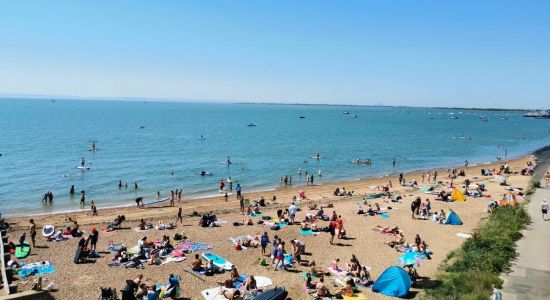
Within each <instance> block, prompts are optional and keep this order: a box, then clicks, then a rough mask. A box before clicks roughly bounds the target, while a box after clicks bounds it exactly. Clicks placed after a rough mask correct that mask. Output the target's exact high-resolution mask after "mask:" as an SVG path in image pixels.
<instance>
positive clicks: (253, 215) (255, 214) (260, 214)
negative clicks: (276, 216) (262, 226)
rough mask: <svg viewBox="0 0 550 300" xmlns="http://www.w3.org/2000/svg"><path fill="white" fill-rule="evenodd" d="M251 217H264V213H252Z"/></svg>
mask: <svg viewBox="0 0 550 300" xmlns="http://www.w3.org/2000/svg"><path fill="white" fill-rule="evenodd" d="M249 216H251V217H263V216H264V214H262V213H255V212H251V213H250V214H249Z"/></svg>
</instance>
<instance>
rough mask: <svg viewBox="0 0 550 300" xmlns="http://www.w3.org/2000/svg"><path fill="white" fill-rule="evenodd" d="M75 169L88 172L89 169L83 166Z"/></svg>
mask: <svg viewBox="0 0 550 300" xmlns="http://www.w3.org/2000/svg"><path fill="white" fill-rule="evenodd" d="M76 168H77V169H79V170H89V169H90V167H83V166H78V167H76Z"/></svg>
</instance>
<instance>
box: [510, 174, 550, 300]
mask: <svg viewBox="0 0 550 300" xmlns="http://www.w3.org/2000/svg"><path fill="white" fill-rule="evenodd" d="M541 184H542V185H544V180H542V182H541ZM543 198H546V200H547V201H550V188H541V189H538V190H537V191H536V192H535V194H533V195H532V197H531V203H530V204H529V206H528V208H527V210H528V212H529V215H530V216H531V221H532V222H533V223H532V224H531V225H529V227H528V228H527V229H526V230H525V231H524V232H523V234H524V237H523V238H522V239H521V240H519V241H518V252H519V257H518V259H517V261H516V263H515V265H514V266H513V267H512V271H511V272H510V273H509V274H507V275H504V276H502V277H503V279H504V285H503V287H502V299H503V300H516V299H518V300H520V299H550V220H549V221H546V222H545V221H543V220H542V213H541V202H542V199H543ZM548 218H549V217H548V216H547V219H548Z"/></svg>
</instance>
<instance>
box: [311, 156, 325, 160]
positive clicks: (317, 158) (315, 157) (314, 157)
mask: <svg viewBox="0 0 550 300" xmlns="http://www.w3.org/2000/svg"><path fill="white" fill-rule="evenodd" d="M309 158H313V159H316V160H319V159H321V158H324V157H322V156H319V157H317V156H310V157H309Z"/></svg>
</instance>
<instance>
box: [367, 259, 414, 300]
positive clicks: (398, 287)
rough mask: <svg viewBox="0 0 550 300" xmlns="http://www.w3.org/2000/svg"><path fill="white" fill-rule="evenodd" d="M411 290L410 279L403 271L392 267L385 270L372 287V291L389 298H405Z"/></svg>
mask: <svg viewBox="0 0 550 300" xmlns="http://www.w3.org/2000/svg"><path fill="white" fill-rule="evenodd" d="M410 288H411V278H410V277H409V274H407V272H406V271H405V270H403V269H402V268H400V267H396V266H392V267H389V268H387V269H386V271H384V272H383V273H382V274H380V276H379V277H378V279H377V280H376V282H375V283H374V285H373V286H372V291H373V292H375V293H380V294H383V295H386V296H391V297H400V298H402V297H406V296H407V295H408V294H409V289H410Z"/></svg>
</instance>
